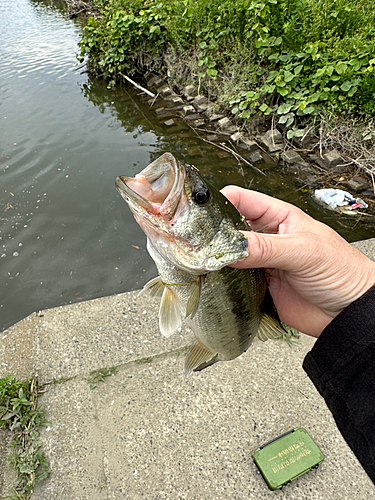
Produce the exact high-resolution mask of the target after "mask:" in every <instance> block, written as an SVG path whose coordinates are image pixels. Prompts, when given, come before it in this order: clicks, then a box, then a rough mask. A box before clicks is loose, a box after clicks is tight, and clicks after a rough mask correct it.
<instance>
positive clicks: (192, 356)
mask: <svg viewBox="0 0 375 500" xmlns="http://www.w3.org/2000/svg"><path fill="white" fill-rule="evenodd" d="M215 356H217V354H216V353H214V352H211V351H210V350H209V349H208V348H207V347H206V346H205V345H203V344H202V342H200V341H199V340H198V339H196V340H195V342H194V344H193V345H192V346H191V347H190V349H189V351H188V353H187V354H186V358H185V364H184V374H185V375H190V373H191V372H192V371H193V370H195V369H197V368H198V369H201V370H203V368H205V367H206V366H210V364H211V363H209V362H210V361H211V360H212V359H213V358H214V357H215ZM215 362H216V361H215ZM212 364H213V363H212ZM202 365H206V366H202ZM201 366H202V368H200V367H201Z"/></svg>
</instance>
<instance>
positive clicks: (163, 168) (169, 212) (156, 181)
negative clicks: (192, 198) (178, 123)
mask: <svg viewBox="0 0 375 500" xmlns="http://www.w3.org/2000/svg"><path fill="white" fill-rule="evenodd" d="M184 178H185V172H184V169H183V168H182V167H181V165H180V164H179V163H178V162H177V160H176V159H175V158H174V156H173V155H172V154H171V153H164V154H163V155H162V156H160V158H158V159H157V160H155V161H154V162H152V163H151V164H150V165H148V166H147V167H146V168H145V169H144V170H142V172H139V173H138V174H137V175H136V176H135V177H127V176H125V175H120V176H119V177H117V179H116V182H115V186H116V189H117V190H118V192H119V193H120V194H121V196H122V197H123V198H124V199H125V201H126V202H127V203H128V204H129V206H130V208H131V209H132V210H133V211H134V212H135V213H137V214H138V215H142V214H144V213H145V212H146V213H148V214H150V215H155V216H161V217H163V218H164V219H170V218H171V217H173V215H174V213H175V211H176V209H177V206H178V202H179V198H180V195H181V191H182V186H183V183H184Z"/></svg>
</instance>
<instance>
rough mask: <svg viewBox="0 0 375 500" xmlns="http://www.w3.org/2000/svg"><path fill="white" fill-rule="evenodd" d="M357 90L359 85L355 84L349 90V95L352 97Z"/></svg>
mask: <svg viewBox="0 0 375 500" xmlns="http://www.w3.org/2000/svg"><path fill="white" fill-rule="evenodd" d="M357 90H358V87H355V86H354V87H352V88H351V89H350V90H349V92H348V96H349V97H352V96H353V95H354V94H355V93H356V92H357Z"/></svg>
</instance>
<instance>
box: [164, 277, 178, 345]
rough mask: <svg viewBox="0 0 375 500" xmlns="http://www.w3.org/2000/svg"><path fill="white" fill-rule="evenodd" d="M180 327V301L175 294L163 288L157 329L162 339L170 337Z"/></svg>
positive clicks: (167, 288) (169, 289)
mask: <svg viewBox="0 0 375 500" xmlns="http://www.w3.org/2000/svg"><path fill="white" fill-rule="evenodd" d="M181 325H182V312H181V304H180V301H179V299H178V297H177V295H176V294H175V292H174V291H173V290H172V289H171V288H170V287H168V286H165V287H164V291H163V296H162V299H161V302H160V308H159V328H160V331H161V333H162V334H163V335H164V337H170V336H171V335H172V333H174V332H175V331H176V330H177V328H179V327H180V326H181Z"/></svg>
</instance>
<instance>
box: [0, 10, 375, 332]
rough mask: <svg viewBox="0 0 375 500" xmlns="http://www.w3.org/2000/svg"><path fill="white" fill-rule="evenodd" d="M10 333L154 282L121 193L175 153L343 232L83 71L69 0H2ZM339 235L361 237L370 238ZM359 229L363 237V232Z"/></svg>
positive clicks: (366, 232) (285, 185)
mask: <svg viewBox="0 0 375 500" xmlns="http://www.w3.org/2000/svg"><path fill="white" fill-rule="evenodd" d="M0 17H1V20H2V21H1V23H0V38H1V40H2V44H1V45H0V92H1V96H2V99H1V101H0V138H1V149H0V283H1V288H0V330H1V329H2V328H5V327H7V326H9V325H11V324H13V323H14V322H16V321H17V320H19V319H21V318H22V317H24V316H26V315H28V314H30V313H31V312H33V311H36V310H39V309H43V308H46V307H52V306H57V305H60V304H64V303H69V302H74V301H78V300H85V299H89V298H92V297H98V296H103V295H109V294H113V293H119V292H122V291H127V290H131V289H134V288H139V287H140V286H141V285H142V284H143V283H144V282H146V281H147V280H148V279H150V278H151V277H153V276H154V275H155V267H154V264H153V262H152V261H151V259H150V258H149V257H148V254H147V252H146V251H145V237H144V234H143V232H142V231H141V230H140V229H139V227H138V225H137V224H136V223H135V221H134V220H133V218H132V216H131V213H130V211H129V210H128V208H127V206H126V204H125V202H124V201H123V200H122V199H121V198H120V196H119V195H118V194H117V191H116V190H115V188H114V180H115V178H116V176H117V175H131V176H133V175H135V173H137V172H138V171H140V170H141V169H142V168H144V167H145V166H146V165H147V164H148V163H150V162H151V161H153V160H154V159H156V158H157V157H158V156H160V155H161V154H162V153H164V152H166V151H170V152H172V154H174V155H175V156H176V157H177V158H179V159H180V160H182V161H186V162H188V163H192V164H194V165H196V166H197V167H198V168H199V169H200V170H201V171H202V173H203V174H204V175H206V176H208V177H209V178H211V180H212V181H213V182H214V183H215V184H216V185H217V186H218V187H222V186H224V185H225V184H228V183H236V184H239V185H242V186H243V185H249V184H251V186H252V188H253V189H258V190H260V191H263V192H266V193H268V194H272V195H274V196H277V197H280V198H283V199H288V201H291V202H293V203H295V204H297V205H298V206H301V207H303V208H304V209H305V210H307V211H309V212H310V213H311V214H312V215H314V216H318V217H320V218H323V219H324V217H328V218H329V219H327V220H326V222H328V223H329V224H331V225H334V227H336V228H339V229H340V227H339V224H341V223H342V222H341V220H338V219H337V217H335V216H333V215H330V214H329V213H327V212H323V211H321V209H319V208H317V207H315V206H314V205H313V204H312V203H311V201H310V198H309V196H308V194H301V193H300V192H296V189H297V187H298V186H296V185H295V184H294V183H293V182H292V180H291V179H290V175H289V176H286V175H284V173H283V172H282V171H281V170H280V169H278V168H276V167H275V165H273V164H268V165H267V164H266V165H264V166H262V168H264V169H266V171H267V177H266V178H264V177H262V176H260V175H259V174H257V173H255V172H254V171H252V170H249V169H246V168H245V167H244V169H243V170H241V169H240V168H239V166H238V164H237V162H236V160H235V159H234V158H233V156H232V155H230V154H228V153H226V152H224V151H222V150H220V149H219V148H217V147H214V146H211V145H209V144H207V143H205V142H203V141H201V140H199V138H198V137H197V136H196V134H195V133H194V132H193V131H192V130H191V129H190V128H189V127H187V126H186V124H184V123H183V122H182V121H178V120H176V122H177V124H176V126H175V127H171V128H168V127H166V126H165V125H164V123H163V122H164V121H165V118H158V117H157V116H156V114H155V112H154V110H153V109H151V110H150V107H149V105H148V104H147V102H146V100H145V99H143V98H142V97H140V96H138V95H137V93H136V92H135V91H134V89H132V88H130V87H129V86H124V87H116V88H110V87H108V86H107V84H106V83H105V82H103V81H91V80H90V79H88V77H87V75H86V74H81V73H80V70H79V69H78V70H77V64H76V59H75V53H76V51H77V41H78V38H79V33H80V30H81V26H80V22H78V21H72V20H70V19H69V18H68V17H67V16H66V14H65V4H64V2H60V1H47V0H45V1H38V0H18V1H17V2H14V0H2V1H1V3H0ZM355 223H356V222H355V221H352V220H349V223H347V222H345V224H349V229H347V228H346V227H344V228H341V229H342V230H343V231H342V232H343V233H344V234H345V236H346V237H349V238H350V239H351V240H353V239H359V238H361V237H366V236H367V237H368V236H370V235H371V228H369V229H368V228H364V227H363V225H362V224H359V225H357V227H356V231H357V232H356V233H354V232H353V231H352V230H351V229H350V228H351V227H352V226H353V225H354V224H355ZM358 229H361V231H358Z"/></svg>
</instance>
